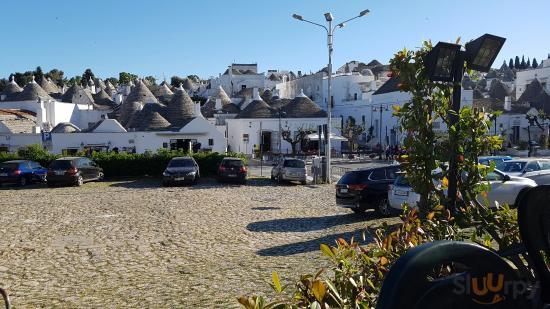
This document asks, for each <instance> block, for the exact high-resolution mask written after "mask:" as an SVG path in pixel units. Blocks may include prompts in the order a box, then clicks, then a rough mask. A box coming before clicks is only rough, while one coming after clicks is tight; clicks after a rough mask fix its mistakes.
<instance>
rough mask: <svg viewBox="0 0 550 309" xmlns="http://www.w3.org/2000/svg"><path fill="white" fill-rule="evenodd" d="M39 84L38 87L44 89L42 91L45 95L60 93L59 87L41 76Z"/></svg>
mask: <svg viewBox="0 0 550 309" xmlns="http://www.w3.org/2000/svg"><path fill="white" fill-rule="evenodd" d="M39 82H40V87H42V89H44V91H46V93H48V94H53V93H60V92H61V91H60V90H59V87H57V85H56V84H54V83H53V82H52V81H50V80H49V79H47V78H46V76H42V78H41V79H40V81H39Z"/></svg>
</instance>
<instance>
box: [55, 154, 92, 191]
mask: <svg viewBox="0 0 550 309" xmlns="http://www.w3.org/2000/svg"><path fill="white" fill-rule="evenodd" d="M47 179H48V186H50V187H53V186H55V185H58V184H72V185H76V186H81V185H82V184H83V183H84V182H88V181H94V180H102V179H103V169H102V168H101V167H99V166H98V165H97V163H95V162H94V161H92V160H90V159H88V158H84V157H65V158H59V159H57V160H55V161H53V162H52V164H50V167H49V168H48V177H47Z"/></svg>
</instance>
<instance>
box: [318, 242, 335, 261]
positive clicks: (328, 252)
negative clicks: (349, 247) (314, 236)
mask: <svg viewBox="0 0 550 309" xmlns="http://www.w3.org/2000/svg"><path fill="white" fill-rule="evenodd" d="M321 252H323V253H324V254H325V255H326V256H328V257H331V258H334V253H332V250H330V247H329V246H327V245H325V244H321Z"/></svg>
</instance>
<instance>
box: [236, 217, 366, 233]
mask: <svg viewBox="0 0 550 309" xmlns="http://www.w3.org/2000/svg"><path fill="white" fill-rule="evenodd" d="M374 218H376V216H375V215H374V212H367V213H365V214H354V213H351V214H341V215H333V216H325V217H302V218H286V219H275V220H268V221H259V222H252V223H250V224H248V225H247V226H246V229H247V230H249V231H251V232H311V231H320V230H325V229H328V228H331V227H334V226H338V225H345V224H350V223H357V222H363V221H366V220H369V219H374Z"/></svg>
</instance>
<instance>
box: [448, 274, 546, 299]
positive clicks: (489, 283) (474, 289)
mask: <svg viewBox="0 0 550 309" xmlns="http://www.w3.org/2000/svg"><path fill="white" fill-rule="evenodd" d="M537 286H538V283H536V284H533V283H531V282H526V281H521V280H506V278H505V276H504V274H499V273H487V274H485V275H483V276H475V277H474V276H471V275H466V276H458V277H456V278H455V279H454V287H455V288H454V290H453V292H454V293H456V294H457V295H467V296H469V297H470V298H471V300H472V302H474V303H476V304H478V305H495V304H498V303H501V302H503V301H505V300H507V299H512V300H516V299H518V298H520V297H521V298H524V299H533V297H535V293H536V291H537V290H538V288H537Z"/></svg>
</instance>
